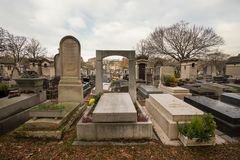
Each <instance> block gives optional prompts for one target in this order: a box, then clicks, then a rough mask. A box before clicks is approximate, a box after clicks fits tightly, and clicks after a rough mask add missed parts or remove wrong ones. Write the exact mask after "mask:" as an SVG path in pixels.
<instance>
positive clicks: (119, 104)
mask: <svg viewBox="0 0 240 160" xmlns="http://www.w3.org/2000/svg"><path fill="white" fill-rule="evenodd" d="M136 121H137V111H136V109H135V106H134V104H133V102H132V99H131V97H130V95H129V93H104V94H103V95H102V96H101V98H100V100H99V102H98V104H97V106H96V108H95V110H94V111H93V122H136Z"/></svg>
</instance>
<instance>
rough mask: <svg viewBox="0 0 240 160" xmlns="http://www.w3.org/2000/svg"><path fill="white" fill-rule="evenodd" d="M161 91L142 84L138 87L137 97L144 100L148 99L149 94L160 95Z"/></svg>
mask: <svg viewBox="0 0 240 160" xmlns="http://www.w3.org/2000/svg"><path fill="white" fill-rule="evenodd" d="M161 93H162V91H161V90H160V89H159V88H157V87H155V86H152V85H145V84H142V85H140V86H139V87H138V95H139V96H141V97H143V98H144V99H146V98H149V94H161Z"/></svg>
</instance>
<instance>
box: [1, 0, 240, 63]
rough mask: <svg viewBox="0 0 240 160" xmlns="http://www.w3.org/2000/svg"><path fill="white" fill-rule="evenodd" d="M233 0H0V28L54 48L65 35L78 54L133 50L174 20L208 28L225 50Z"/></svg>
mask: <svg viewBox="0 0 240 160" xmlns="http://www.w3.org/2000/svg"><path fill="white" fill-rule="evenodd" d="M239 7H240V1H239V0H230V1H225V0H211V1H209V0H191V1H189V0H185V1H179V0H171V1H169V0H151V1H146V0H121V1H117V0H104V1H96V0H68V1H66V0H65V1H64V0H60V1H59V0H51V1H49V0H41V1H37V0H22V1H18V0H12V1H11V2H10V1H8V0H2V1H1V6H0V15H1V19H0V24H1V25H2V26H1V27H3V28H5V29H7V30H9V32H12V33H14V34H18V35H24V36H27V37H34V38H36V39H38V40H39V41H40V42H41V43H42V45H43V46H44V47H46V48H47V49H48V52H49V55H51V56H52V55H54V54H56V53H57V52H58V48H59V41H60V40H61V38H62V37H63V36H65V35H69V34H71V35H73V36H75V37H76V38H78V39H79V41H80V43H81V46H82V51H81V53H82V56H83V58H84V59H87V58H90V57H93V56H95V50H96V49H133V48H134V47H135V46H136V43H137V42H138V41H139V40H141V39H142V38H145V37H146V36H147V35H148V34H149V33H150V32H152V31H153V30H154V28H155V27H156V26H169V25H171V24H173V23H176V22H179V21H180V20H185V21H188V22H189V23H191V24H197V25H203V26H206V27H213V28H214V29H215V31H216V32H217V33H218V34H219V35H220V36H222V37H223V38H224V40H225V42H226V45H224V46H222V47H220V49H222V50H224V51H225V52H226V53H230V54H237V53H239V52H240V44H239V43H238V42H239V39H240V38H239V35H240V34H239V33H240V32H239V27H240V24H239V22H240V16H239V15H240V10H239Z"/></svg>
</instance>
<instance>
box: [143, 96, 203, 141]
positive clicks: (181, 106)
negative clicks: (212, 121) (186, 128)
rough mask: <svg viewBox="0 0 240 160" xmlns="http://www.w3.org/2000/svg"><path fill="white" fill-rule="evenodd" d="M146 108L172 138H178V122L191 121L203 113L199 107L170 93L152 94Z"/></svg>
mask: <svg viewBox="0 0 240 160" xmlns="http://www.w3.org/2000/svg"><path fill="white" fill-rule="evenodd" d="M146 109H147V110H148V112H149V114H150V115H151V117H152V118H153V119H154V121H155V122H156V123H158V125H159V126H160V127H161V128H162V130H163V131H164V133H165V134H166V135H167V137H168V138H169V139H171V140H173V139H177V138H178V130H177V122H179V123H180V124H182V123H187V122H189V121H190V120H191V119H192V117H193V116H195V115H203V112H202V111H200V110H199V109H196V108H194V107H192V106H191V105H189V104H187V103H185V102H183V101H182V100H180V99H178V98H176V97H174V96H172V95H170V94H150V96H149V99H147V101H146Z"/></svg>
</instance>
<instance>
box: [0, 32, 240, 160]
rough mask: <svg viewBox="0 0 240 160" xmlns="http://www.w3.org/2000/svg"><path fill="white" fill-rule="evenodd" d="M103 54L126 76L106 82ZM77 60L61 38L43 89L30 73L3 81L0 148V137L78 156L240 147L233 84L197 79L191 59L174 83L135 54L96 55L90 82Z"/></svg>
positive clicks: (75, 46) (73, 42)
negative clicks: (116, 59)
mask: <svg viewBox="0 0 240 160" xmlns="http://www.w3.org/2000/svg"><path fill="white" fill-rule="evenodd" d="M109 56H122V57H124V58H126V59H128V72H129V75H128V76H127V79H126V76H125V77H124V76H122V79H121V78H120V76H119V77H117V78H116V76H112V77H111V80H110V82H105V80H104V76H103V73H104V72H105V70H104V67H103V64H104V65H105V63H103V62H104V58H106V57H109ZM80 59H81V44H80V42H79V41H78V39H77V38H75V37H73V36H65V37H63V38H62V39H61V40H60V43H59V53H58V54H56V55H55V56H54V66H55V77H54V78H53V79H51V80H49V82H48V83H47V84H46V83H45V82H46V79H45V78H43V77H41V76H39V75H38V74H37V72H35V71H31V70H30V71H24V72H23V73H22V74H21V75H19V77H18V78H15V79H13V80H12V83H13V82H14V81H15V85H13V87H12V88H11V89H9V88H8V86H7V85H4V84H2V87H1V92H0V93H1V96H2V98H0V134H1V136H0V140H1V137H2V139H3V143H10V144H11V141H9V142H8V141H6V140H4V138H6V139H11V138H12V139H14V140H16V141H19V142H21V143H22V142H23V141H26V142H27V143H34V142H37V143H40V146H41V147H42V146H43V143H46V145H47V146H49V145H50V144H51V143H54V145H53V146H54V147H56V146H58V145H60V146H61V147H63V146H64V147H63V148H64V149H63V151H64V152H65V151H66V150H68V149H66V148H68V147H69V148H71V150H75V151H76V150H79V149H81V150H83V151H84V150H85V149H86V148H85V146H88V147H89V148H91V151H89V152H93V150H94V149H93V148H94V147H98V146H104V147H107V148H112V149H115V147H116V146H118V147H122V149H123V150H125V149H126V150H128V149H129V147H131V146H134V147H136V150H139V149H140V146H143V147H156V148H158V149H163V150H165V151H163V152H164V153H159V151H156V153H155V154H165V153H166V152H169V149H170V150H176V152H178V154H182V153H183V152H185V151H187V152H188V153H189V154H190V152H191V150H192V149H191V147H193V150H194V153H198V152H199V151H198V150H195V149H194V147H199V148H200V147H201V150H203V152H206V151H207V150H208V149H214V150H216V152H223V151H225V150H226V148H228V147H231V146H235V145H239V137H240V106H239V103H240V93H239V85H238V84H234V83H232V81H231V82H230V83H222V82H221V84H219V83H220V82H219V81H216V80H213V81H211V82H208V80H197V73H196V72H197V69H196V68H195V67H196V65H197V62H198V61H197V60H196V59H192V60H186V61H183V62H182V63H181V68H180V69H181V75H179V76H178V77H179V78H176V77H177V74H176V70H177V69H176V68H175V67H173V66H169V65H165V66H158V70H156V69H155V72H156V71H157V72H159V73H157V74H156V75H152V76H153V77H155V78H156V77H157V78H156V79H157V80H158V81H157V83H156V81H155V80H156V79H151V78H150V77H149V76H148V75H150V73H147V70H148V69H149V68H148V66H147V65H148V59H147V58H144V59H141V58H139V57H138V58H137V56H136V54H135V50H96V59H95V63H96V77H95V79H94V80H92V81H91V83H90V77H89V78H86V77H85V78H83V77H82V76H83V75H82V72H83V71H82V64H81V63H82V62H81V61H80ZM115 67H116V66H115ZM124 71H126V68H124ZM124 73H126V72H124ZM113 75H114V74H113ZM123 77H124V78H123ZM118 78H119V79H118ZM218 82H219V83H218ZM149 83H150V84H149ZM10 137H11V138H10ZM44 141H45V142H44ZM1 145H2V144H1V143H0V147H2V146H1ZM31 145H33V144H31ZM38 145H39V144H36V146H38ZM33 146H34V145H33ZM206 146H208V147H209V148H207V147H206ZM104 147H103V148H104ZM134 147H133V148H134ZM224 147H226V148H224ZM33 148H34V147H33ZM236 148H237V147H236ZM144 149H146V148H144ZM126 150H125V151H126ZM136 150H134V152H137V151H136ZM53 152H55V150H54V151H53ZM0 154H1V152H0ZM153 154H154V153H153ZM209 154H210V153H209ZM76 155H77V154H76ZM205 158H206V157H205Z"/></svg>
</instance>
